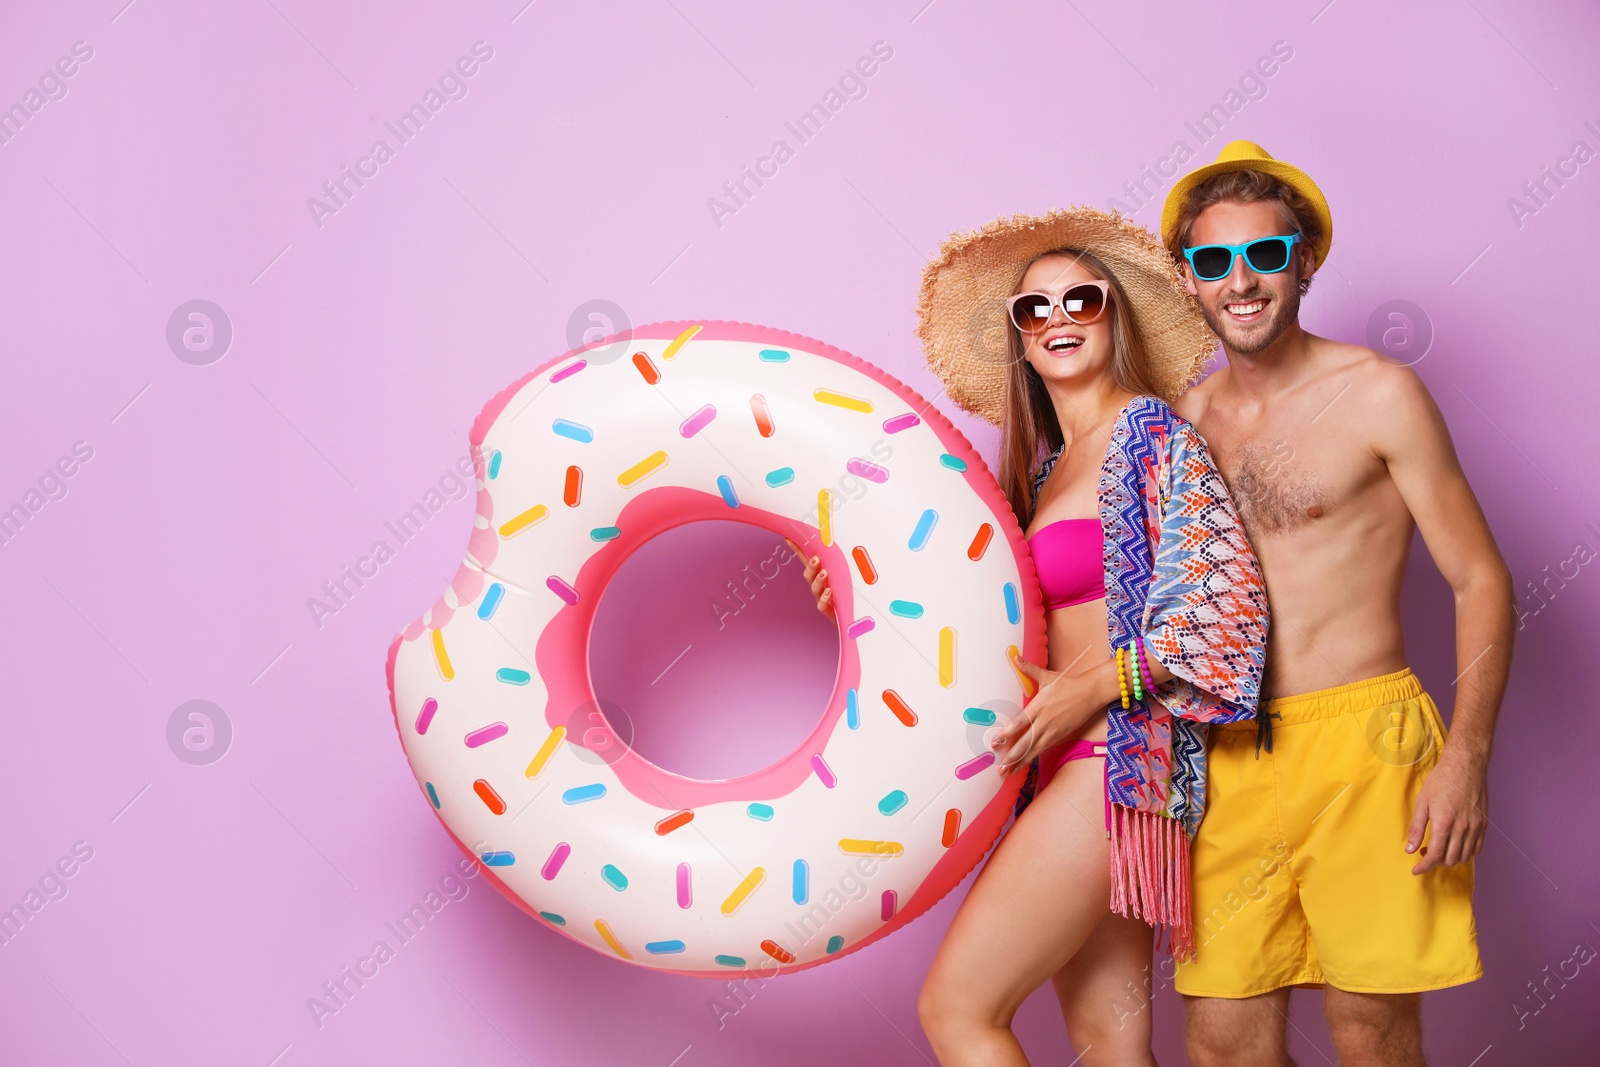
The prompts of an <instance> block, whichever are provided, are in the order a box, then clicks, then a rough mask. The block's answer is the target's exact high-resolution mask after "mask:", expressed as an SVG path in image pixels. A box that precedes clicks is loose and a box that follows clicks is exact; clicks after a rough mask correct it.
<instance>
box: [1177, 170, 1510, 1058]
mask: <svg viewBox="0 0 1600 1067" xmlns="http://www.w3.org/2000/svg"><path fill="white" fill-rule="evenodd" d="M1332 230H1333V224H1332V219H1331V217H1330V215H1329V212H1328V207H1327V202H1326V200H1325V199H1324V198H1323V196H1322V193H1321V192H1320V191H1319V190H1318V189H1317V187H1316V185H1315V183H1313V182H1312V181H1311V179H1310V178H1308V177H1307V176H1306V175H1305V174H1304V173H1302V172H1301V171H1299V170H1298V169H1296V168H1294V167H1291V166H1289V165H1287V164H1285V163H1282V162H1280V161H1278V160H1276V159H1273V158H1272V157H1271V156H1270V155H1268V154H1267V152H1266V151H1265V150H1264V149H1262V148H1261V147H1260V146H1258V145H1255V144H1251V143H1249V142H1246V141H1235V142H1233V143H1232V144H1230V145H1228V146H1227V147H1226V148H1224V149H1223V150H1222V154H1221V155H1220V156H1219V157H1218V159H1217V162H1216V163H1213V164H1211V165H1209V166H1205V167H1201V168H1200V169H1199V170H1197V171H1195V172H1193V173H1192V174H1189V175H1186V176H1185V177H1184V178H1183V179H1181V180H1180V181H1179V182H1178V183H1177V184H1176V185H1175V186H1174V187H1173V189H1172V191H1171V193H1170V194H1169V196H1168V197H1167V201H1166V207H1165V210H1164V212H1163V215H1162V236H1163V239H1164V240H1165V241H1166V243H1167V246H1168V248H1169V249H1170V250H1171V252H1172V254H1173V256H1174V257H1175V258H1176V259H1177V261H1178V264H1179V267H1180V270H1181V271H1182V273H1183V275H1184V278H1185V280H1186V283H1187V286H1188V288H1189V291H1190V292H1191V293H1193V294H1194V295H1195V296H1196V297H1197V298H1198V299H1199V301H1200V306H1201V308H1202V309H1203V311H1204V312H1205V316H1206V319H1207V321H1208V322H1210V324H1211V328H1212V329H1213V330H1214V331H1215V332H1216V334H1217V335H1218V336H1219V337H1220V338H1221V339H1222V344H1223V349H1224V352H1225V353H1226V355H1227V364H1226V365H1225V366H1224V367H1223V368H1222V369H1220V370H1218V371H1216V372H1215V373H1213V374H1212V375H1211V376H1210V377H1209V378H1207V379H1206V380H1205V381H1204V382H1202V383H1201V384H1200V385H1198V386H1196V387H1195V388H1194V389H1193V390H1191V391H1190V392H1189V393H1188V394H1187V395H1186V396H1185V397H1184V398H1183V399H1182V400H1181V401H1180V402H1179V404H1178V405H1177V409H1178V411H1179V413H1180V414H1182V415H1183V416H1184V417H1186V418H1187V419H1189V421H1190V422H1192V423H1193V424H1194V426H1195V428H1196V429H1198V430H1199V431H1200V434H1201V435H1202V436H1203V437H1204V438H1205V440H1206V441H1207V443H1208V444H1209V445H1210V447H1211V451H1212V454H1213V456H1214V458H1215V460H1216V462H1217V465H1218V467H1219V469H1220V470H1221V472H1222V474H1223V477H1224V479H1225V480H1226V481H1227V483H1228V485H1229V488H1230V489H1231V491H1232V493H1233V497H1234V500H1235V503H1236V504H1237V506H1238V508H1239V512H1240V515H1241V517H1242V519H1243V521H1244V525H1245V529H1246V531H1247V533H1248V534H1249V536H1250V540H1251V544H1252V545H1253V546H1254V548H1255V550H1256V554H1257V556H1258V558H1259V559H1260V563H1261V568H1262V572H1263V574H1264V576H1265V579H1266V586H1267V598H1268V602H1269V603H1270V604H1271V608H1272V626H1271V633H1270V635H1269V638H1268V647H1267V660H1266V679H1265V681H1264V683H1263V701H1262V711H1261V718H1262V720H1263V721H1261V722H1258V723H1256V724H1251V725H1248V726H1247V725H1246V724H1235V725H1232V726H1224V727H1213V728H1212V732H1211V737H1210V743H1209V745H1210V747H1209V764H1210V781H1209V793H1210V797H1209V806H1208V809H1207V812H1206V817H1205V821H1204V822H1203V823H1202V824H1201V827H1200V831H1199V835H1198V837H1197V838H1196V840H1195V845H1194V853H1193V863H1194V889H1193V906H1194V923H1195V943H1196V948H1197V952H1198V955H1197V958H1196V959H1195V960H1194V961H1192V962H1189V963H1184V964H1181V965H1180V966H1179V967H1178V970H1177V975H1176V982H1175V984H1176V987H1177V989H1178V991H1179V992H1180V993H1182V994H1184V996H1185V1003H1186V1005H1187V1023H1188V1025H1187V1033H1188V1046H1189V1055H1190V1058H1191V1059H1192V1060H1193V1061H1194V1062H1195V1063H1196V1064H1200V1065H1208V1064H1227V1065H1229V1067H1241V1065H1245V1064H1272V1065H1280V1064H1288V1063H1291V1062H1292V1061H1291V1060H1289V1058H1288V1054H1287V1051H1286V1044H1285V1030H1286V1025H1287V1021H1288V1008H1289V990H1290V988H1291V987H1293V986H1296V985H1308V984H1309V985H1322V986H1324V988H1325V1010H1326V1013H1327V1018H1328V1025H1329V1028H1330V1030H1331V1032H1332V1036H1333V1041H1334V1045H1335V1047H1336V1048H1337V1050H1338V1053H1339V1058H1340V1061H1341V1062H1342V1063H1344V1064H1369V1063H1370V1064H1383V1065H1384V1067H1395V1065H1401V1064H1421V1063H1423V1058H1422V1036H1421V1024H1420V1014H1419V1009H1420V1002H1419V993H1420V992H1421V991H1423V990H1428V989H1438V988H1442V987H1444V986H1450V985H1456V984H1459V983H1462V982H1469V981H1472V980H1473V979H1475V978H1479V977H1481V976H1482V974H1483V966H1482V964H1481V963H1480V961H1479V958H1478V949H1477V932H1476V928H1475V926H1474V923H1473V917H1472V881H1473V873H1472V860H1473V857H1474V856H1476V855H1477V854H1478V851H1479V850H1480V848H1481V847H1482V845H1483V837H1484V833H1485V830H1486V828H1487V826H1488V816H1487V812H1486V805H1487V794H1486V787H1485V778H1486V774H1487V770H1488V764H1489V750H1490V742H1491V738H1492V735H1493V730H1494V721H1495V716H1496V713H1497V711H1498V709H1499V705H1500V699H1501V696H1502V695H1503V693H1504V691H1505V684H1506V674H1507V671H1508V670H1509V669H1510V662H1511V639H1512V616H1513V605H1514V599H1513V594H1512V589H1511V577H1510V574H1509V572H1508V571H1507V569H1506V565H1505V562H1504V561H1503V560H1502V558H1501V556H1500V553H1499V550H1498V549H1497V548H1496V547H1495V543H1494V538H1493V537H1492V535H1491V534H1490V532H1489V527H1488V525H1487V523H1486V522H1485V521H1484V517H1483V512H1482V510H1481V509H1480V508H1479V506H1478V502H1477V499H1476V498H1475V497H1474V496H1473V493H1472V489H1471V487H1469V486H1468V484H1467V481H1466V478H1465V477H1464V475H1463V474H1462V471H1461V467H1460V464H1459V463H1458V461H1457V459H1456V454H1455V450H1454V447H1453V446H1452V444H1451V442H1450V435H1449V432H1448V430H1447V429H1446V428H1445V424H1444V420H1443V418H1442V417H1441V415H1440V413H1439V409H1438V407H1437V406H1436V405H1435V404H1434V402H1433V399H1432V397H1430V396H1429V394H1428V391H1427V389H1426V388H1425V387H1424V386H1423V384H1422V381H1421V380H1420V379H1419V378H1418V377H1417V375H1416V374H1415V373H1414V372H1413V371H1412V370H1410V369H1409V368H1408V367H1404V366H1399V365H1396V364H1395V363H1394V362H1392V361H1390V360H1387V359H1385V358H1384V357H1383V356H1381V355H1379V354H1378V353H1376V352H1373V351H1372V350H1370V349H1367V348H1362V347H1360V346H1358V345H1351V344H1343V343H1341V342H1338V341H1332V340H1329V339H1327V338H1323V337H1316V336H1314V335H1312V334H1309V333H1307V332H1306V331H1305V330H1303V329H1302V328H1301V326H1300V322H1299V308H1300V298H1301V296H1302V295H1303V294H1304V293H1305V291H1306V289H1307V288H1308V287H1309V285H1310V284H1311V278H1312V275H1313V273H1314V272H1315V271H1316V269H1317V268H1318V267H1319V266H1321V264H1322V261H1323V258H1324V257H1325V256H1326V255H1327V253H1328V247H1329V244H1330V243H1331V239H1332ZM1413 531H1420V533H1421V534H1422V539H1423V541H1424V542H1425V543H1426V545H1427V547H1428V551H1429V552H1430V553H1431V554H1432V556H1433V560H1434V563H1435V564H1437V566H1438V568H1439V571H1440V572H1441V573H1442V574H1443V575H1444V578H1445V580H1446V581H1447V582H1448V583H1449V584H1450V588H1451V590H1452V591H1453V592H1454V594H1455V605H1456V611H1455V649H1456V670H1457V671H1458V672H1459V673H1460V677H1459V678H1458V679H1457V681H1456V683H1455V688H1456V694H1455V709H1454V713H1453V719H1452V724H1451V728H1450V731H1449V734H1448V739H1447V738H1446V733H1445V729H1444V725H1443V722H1442V720H1441V719H1440V717H1439V713H1438V711H1437V709H1436V708H1435V706H1434V704H1433V702H1432V701H1431V700H1430V699H1429V697H1428V695H1427V694H1426V693H1424V692H1423V691H1422V689H1421V687H1420V686H1419V684H1418V682H1417V679H1416V677H1415V676H1414V675H1413V674H1412V673H1411V671H1410V670H1409V669H1408V668H1407V666H1406V653H1405V641H1404V635H1403V634H1402V632H1401V625H1400V587H1401V583H1402V581H1403V580H1404V577H1405V571H1406V558H1407V554H1408V552H1409V550H1410V548H1411V541H1412V534H1413ZM1440 622H1441V623H1443V622H1444V620H1440ZM1268 697H1271V698H1272V699H1271V701H1270V703H1269V702H1268V700H1267V699H1266V698H1268Z"/></svg>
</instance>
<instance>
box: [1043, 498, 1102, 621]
mask: <svg viewBox="0 0 1600 1067" xmlns="http://www.w3.org/2000/svg"><path fill="white" fill-rule="evenodd" d="M1028 546H1029V548H1030V549H1032V551H1033V565H1034V569H1035V570H1037V571H1038V573H1039V589H1040V591H1041V592H1042V593H1043V594H1044V606H1045V609H1046V610H1047V611H1049V610H1054V609H1056V608H1064V607H1068V606H1070V605H1072V604H1082V603H1084V602H1086V601H1090V600H1101V599H1103V598H1104V597H1105V595H1106V572H1105V562H1104V559H1103V553H1104V552H1105V534H1104V532H1103V531H1102V529H1101V527H1100V520H1099V519H1060V520H1058V521H1056V522H1052V523H1050V524H1049V525H1047V526H1043V527H1041V528H1040V529H1039V530H1038V531H1036V532H1035V533H1034V534H1033V536H1032V537H1030V538H1028Z"/></svg>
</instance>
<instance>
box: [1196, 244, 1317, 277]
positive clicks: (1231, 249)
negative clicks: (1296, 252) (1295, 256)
mask: <svg viewBox="0 0 1600 1067" xmlns="http://www.w3.org/2000/svg"><path fill="white" fill-rule="evenodd" d="M1300 239H1301V238H1300V234H1298V233H1291V234H1285V235H1284V236H1281V237H1261V238H1258V239H1256V240H1254V241H1247V242H1245V243H1244V244H1242V245H1196V246H1195V247H1193V248H1185V249H1184V250H1183V255H1184V258H1186V259H1187V260H1188V261H1189V269H1190V270H1192V271H1193V272H1194V276H1195V277H1196V278H1198V279H1200V280H1201V281H1203V282H1214V281H1216V280H1217V279H1218V278H1226V277H1227V276H1228V275H1229V274H1230V273H1232V272H1233V257H1234V256H1236V255H1243V256H1244V261H1245V264H1246V265H1247V266H1248V267H1249V268H1250V269H1251V270H1253V271H1255V272H1256V273H1257V274H1276V273H1278V272H1279V271H1280V270H1282V269H1283V268H1285V267H1287V266H1288V265H1289V249H1291V248H1293V247H1294V245H1295V244H1297V243H1298V242H1299V241H1300Z"/></svg>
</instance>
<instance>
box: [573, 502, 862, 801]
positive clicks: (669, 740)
mask: <svg viewBox="0 0 1600 1067" xmlns="http://www.w3.org/2000/svg"><path fill="white" fill-rule="evenodd" d="M829 579H830V581H831V580H832V575H830V576H829ZM839 642H840V634H839V630H838V627H837V625H836V624H835V623H834V622H833V620H832V619H831V618H830V617H828V616H826V615H824V614H822V613H821V612H819V611H818V610H817V606H816V601H815V600H814V599H813V598H812V595H811V588H810V586H809V585H808V584H807V583H806V581H805V574H804V564H803V563H802V561H801V560H800V559H799V557H797V556H796V555H795V554H794V553H793V552H792V551H791V550H790V549H789V547H788V546H787V545H786V544H784V540H783V537H782V536H781V535H780V534H776V533H773V532H772V531H771V530H767V529H763V528H761V527H758V526H752V525H750V524H748V523H743V522H733V521H727V520H706V521H699V522H690V523H686V524H684V525H682V526H677V527H674V528H672V529H670V530H667V531H665V532H664V533H662V534H660V535H658V536H656V537H654V538H651V539H650V540H649V541H647V542H645V543H644V544H643V545H641V546H640V547H639V548H638V549H637V550H635V551H634V553H633V554H632V555H630V556H629V557H628V558H627V559H626V560H624V561H623V563H622V566H621V567H619V568H618V570H617V572H616V574H615V575H613V576H612V578H611V581H610V582H609V583H608V584H607V585H606V588H605V592H604V593H602V594H601V597H600V602H599V604H598V605H597V606H596V608H595V616H594V622H593V624H592V626H591V628H590V631H589V677H590V680H591V683H592V684H593V687H594V693H595V697H596V699H597V701H598V703H599V705H600V708H601V709H602V711H603V712H604V714H605V715H606V718H607V721H608V722H609V723H610V725H611V727H612V729H613V730H614V731H615V732H616V733H617V735H618V736H620V737H621V738H622V740H624V741H625V742H627V743H629V744H631V746H632V747H633V750H634V751H635V752H636V753H637V754H638V755H640V756H642V757H644V758H645V759H647V760H649V761H650V762H651V763H653V764H655V765H656V766H658V767H660V768H662V769H663V770H667V771H671V772H673V773H674V774H679V775H682V776H683V777H686V778H695V779H700V780H704V781H716V780H721V779H727V778H738V777H742V776H744V775H747V774H753V773H755V772H757V771H760V770H762V769H764V768H766V767H769V766H771V765H772V764H774V763H777V762H778V761H780V760H782V759H783V758H784V757H785V756H788V755H789V754H790V753H792V752H793V751H794V750H795V749H796V748H798V747H799V746H800V744H801V742H802V741H804V740H805V739H806V737H807V736H808V735H809V734H810V733H811V732H812V731H813V730H814V729H816V727H817V724H818V722H820V721H821V719H822V716H823V713H824V711H825V710H826V708H827V705H828V700H829V697H830V696H831V695H832V693H833V687H834V680H835V678H836V676H837V675H838V671H839ZM619 720H620V721H619Z"/></svg>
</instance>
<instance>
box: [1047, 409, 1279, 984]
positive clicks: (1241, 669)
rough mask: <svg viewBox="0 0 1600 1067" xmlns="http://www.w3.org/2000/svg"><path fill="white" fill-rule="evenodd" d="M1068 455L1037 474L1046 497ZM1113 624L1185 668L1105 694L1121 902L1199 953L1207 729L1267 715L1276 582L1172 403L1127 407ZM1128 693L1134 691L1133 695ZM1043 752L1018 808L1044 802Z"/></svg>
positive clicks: (1104, 476) (1114, 448)
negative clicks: (1197, 863)
mask: <svg viewBox="0 0 1600 1067" xmlns="http://www.w3.org/2000/svg"><path fill="white" fill-rule="evenodd" d="M1060 455H1061V449H1059V448H1058V449H1057V450H1056V451H1055V453H1054V454H1052V455H1051V456H1050V457H1049V458H1048V459H1046V460H1045V461H1044V463H1043V464H1042V465H1041V466H1040V468H1039V470H1038V472H1037V473H1036V474H1035V475H1034V478H1033V489H1034V497H1035V499H1037V497H1038V492H1039V488H1040V487H1041V486H1042V485H1043V484H1044V480H1045V478H1046V477H1048V476H1049V474H1050V471H1051V469H1052V468H1053V467H1054V466H1055V462H1056V460H1057V459H1058V458H1059V457H1060ZM1099 503H1100V522H1101V525H1102V527H1103V529H1104V531H1105V550H1104V557H1105V587H1106V622H1107V635H1108V637H1109V640H1110V644H1111V647H1112V648H1113V649H1115V648H1117V647H1119V646H1120V647H1123V648H1127V647H1128V646H1129V643H1130V642H1131V641H1132V640H1133V638H1134V637H1135V636H1140V637H1143V638H1144V643H1145V651H1146V654H1147V655H1149V656H1154V657H1155V658H1156V659H1157V660H1159V661H1160V662H1161V664H1162V665H1163V666H1164V667H1166V669H1167V670H1168V671H1169V672H1171V674H1172V675H1173V678H1172V680H1170V681H1168V682H1165V683H1163V684H1161V685H1159V686H1157V687H1156V692H1155V694H1154V696H1155V698H1156V699H1151V694H1149V693H1146V694H1145V699H1143V700H1141V701H1133V702H1132V704H1133V706H1132V707H1131V708H1129V709H1127V710H1124V709H1123V707H1122V704H1121V701H1120V700H1118V701H1116V702H1114V703H1112V704H1110V705H1108V706H1107V708H1106V711H1107V717H1108V728H1107V738H1106V742H1107V747H1106V796H1107V797H1108V798H1109V799H1110V801H1111V802H1112V812H1113V818H1112V824H1111V866H1112V893H1111V897H1112V899H1111V907H1112V910H1114V911H1116V912H1118V913H1120V914H1123V915H1131V916H1136V917H1138V918H1140V919H1142V920H1144V921H1145V922H1147V923H1149V924H1150V925H1152V926H1156V927H1158V928H1160V927H1165V928H1166V930H1167V931H1168V933H1169V934H1170V937H1169V941H1168V948H1169V950H1170V951H1171V952H1172V953H1173V954H1174V955H1175V956H1177V957H1178V958H1180V959H1186V958H1191V957H1192V956H1193V954H1194V939H1193V926H1192V920H1191V916H1190V914H1189V844H1190V841H1191V839H1192V838H1193V837H1194V834H1195V832H1196V831H1197V830H1198V829H1199V826H1200V820H1201V817H1202V815H1204V813H1205V802H1206V767H1205V755H1206V727H1207V725H1208V724H1210V723H1214V722H1237V721H1239V720H1241V719H1248V718H1250V717H1251V716H1253V715H1255V713H1256V703H1257V699H1258V696H1259V692H1260V685H1261V671H1262V666H1263V662H1264V659H1265V651H1266V637H1267V597H1266V587H1265V584H1264V583H1263V582H1262V579H1261V571H1260V569H1259V567H1258V566H1257V564H1256V558H1255V553H1254V552H1253V551H1252V549H1251V548H1250V543H1249V541H1248V540H1246V538H1245V534H1244V528H1243V526H1242V525H1241V524H1240V522H1239V516H1238V513H1237V512H1236V511H1235V510H1234V506H1233V502H1232V500H1231V499H1230V498H1229V496H1228V490H1227V487H1226V486H1225V485H1224V483H1223V481H1222V476H1221V475H1220V474H1218V473H1217V468H1216V465H1215V464H1214V463H1213V462H1212V459H1211V452H1210V449H1208V448H1207V447H1206V443H1205V441H1204V440H1202V439H1201V437H1200V435H1199V434H1197V433H1196V432H1195V430H1194V428H1193V427H1192V426H1190V425H1189V423H1187V422H1186V421H1184V420H1183V419H1182V418H1180V417H1179V416H1178V415H1177V414H1175V413H1174V412H1173V411H1172V409H1171V408H1169V407H1168V406H1167V405H1166V404H1165V403H1163V402H1162V401H1160V400H1158V399H1156V398H1154V397H1150V396H1140V397H1136V398H1135V399H1133V400H1131V401H1130V402H1129V403H1128V405H1127V406H1126V407H1125V408H1123V409H1122V412H1121V414H1120V415H1119V416H1118V418H1117V422H1116V426H1115V427H1114V428H1113V430H1112V432H1111V442H1110V444H1109V446H1108V447H1107V449H1106V458H1105V463H1104V464H1103V465H1102V467H1101V469H1100V482H1099ZM1131 699H1132V698H1131V696H1130V701H1131ZM1038 773H1039V760H1038V758H1037V757H1035V758H1034V760H1033V761H1032V763H1031V764H1030V766H1029V768H1028V776H1027V780H1026V781H1025V782H1024V784H1023V788H1022V793H1021V795H1020V796H1019V797H1018V800H1017V805H1016V812H1017V814H1019V815H1020V814H1021V813H1022V811H1023V809H1024V808H1026V807H1027V806H1028V804H1029V803H1030V802H1031V801H1032V799H1033V796H1034V793H1035V790H1036V789H1037V783H1038Z"/></svg>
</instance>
